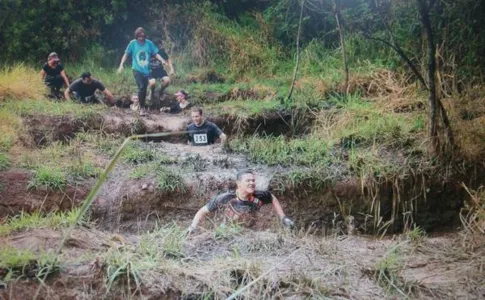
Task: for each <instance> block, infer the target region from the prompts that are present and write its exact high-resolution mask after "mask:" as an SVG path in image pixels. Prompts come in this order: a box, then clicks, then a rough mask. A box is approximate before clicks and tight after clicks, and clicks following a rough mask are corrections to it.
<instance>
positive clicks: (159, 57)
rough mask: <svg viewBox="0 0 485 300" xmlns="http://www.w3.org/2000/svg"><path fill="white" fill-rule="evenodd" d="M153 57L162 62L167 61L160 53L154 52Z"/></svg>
mask: <svg viewBox="0 0 485 300" xmlns="http://www.w3.org/2000/svg"><path fill="white" fill-rule="evenodd" d="M155 58H156V59H158V60H159V61H160V62H161V63H162V64H166V63H167V62H166V61H165V59H163V57H162V56H161V55H160V54H158V53H157V54H155Z"/></svg>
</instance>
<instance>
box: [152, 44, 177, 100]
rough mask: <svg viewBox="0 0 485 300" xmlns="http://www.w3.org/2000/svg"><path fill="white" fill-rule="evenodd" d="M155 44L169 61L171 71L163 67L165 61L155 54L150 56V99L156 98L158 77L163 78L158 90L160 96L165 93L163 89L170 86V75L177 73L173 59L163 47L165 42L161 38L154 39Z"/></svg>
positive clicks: (161, 54) (162, 55)
mask: <svg viewBox="0 0 485 300" xmlns="http://www.w3.org/2000/svg"><path fill="white" fill-rule="evenodd" d="M153 41H154V42H155V45H157V47H158V49H159V51H158V53H159V54H160V56H161V57H162V58H163V59H164V60H165V61H166V62H167V65H168V67H169V68H170V71H169V73H168V74H167V71H165V69H164V67H163V63H162V62H161V61H159V60H158V59H157V58H156V57H155V56H152V57H151V58H150V74H149V76H148V99H149V100H150V101H153V100H155V99H154V98H155V97H156V96H155V89H156V85H157V79H160V80H161V84H160V91H159V92H158V98H160V97H161V96H162V95H163V91H164V90H165V89H166V88H167V87H168V85H169V84H170V77H169V76H173V75H175V69H174V67H173V63H172V60H171V59H170V57H168V54H167V52H166V51H165V48H164V47H163V42H162V40H161V39H154V40H153Z"/></svg>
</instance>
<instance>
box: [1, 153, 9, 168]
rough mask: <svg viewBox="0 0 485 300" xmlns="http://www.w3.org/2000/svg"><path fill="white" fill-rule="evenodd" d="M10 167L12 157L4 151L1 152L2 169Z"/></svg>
mask: <svg viewBox="0 0 485 300" xmlns="http://www.w3.org/2000/svg"><path fill="white" fill-rule="evenodd" d="M9 167H10V159H9V158H8V157H7V155H6V154H5V153H3V152H0V171H3V170H5V169H8V168H9Z"/></svg>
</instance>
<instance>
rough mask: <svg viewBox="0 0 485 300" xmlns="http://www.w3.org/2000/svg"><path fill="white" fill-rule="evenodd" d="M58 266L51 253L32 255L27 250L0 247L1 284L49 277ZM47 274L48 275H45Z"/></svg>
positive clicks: (57, 269)
mask: <svg viewBox="0 0 485 300" xmlns="http://www.w3.org/2000/svg"><path fill="white" fill-rule="evenodd" d="M59 269H60V265H59V263H58V262H56V257H55V255H54V254H52V253H45V252H43V253H41V254H37V253H33V252H31V251H29V250H23V249H17V248H13V247H9V246H5V245H2V246H0V270H2V271H3V272H6V274H0V276H2V277H0V279H1V280H2V281H3V282H7V283H8V282H10V281H13V280H15V279H17V278H22V277H27V278H37V279H41V278H42V277H44V276H48V275H51V274H53V273H56V272H57V271H59ZM46 272H48V273H46Z"/></svg>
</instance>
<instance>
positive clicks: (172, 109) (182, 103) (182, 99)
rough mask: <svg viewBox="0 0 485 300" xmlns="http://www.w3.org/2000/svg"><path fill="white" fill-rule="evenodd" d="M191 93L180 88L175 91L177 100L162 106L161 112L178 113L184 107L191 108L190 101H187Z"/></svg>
mask: <svg viewBox="0 0 485 300" xmlns="http://www.w3.org/2000/svg"><path fill="white" fill-rule="evenodd" d="M188 97H189V94H187V93H186V92H185V91H184V90H180V91H178V92H176V93H175V101H172V103H170V106H167V107H162V108H161V109H160V112H165V113H171V114H178V113H181V112H182V111H183V110H184V109H188V108H190V102H189V101H187V98H188Z"/></svg>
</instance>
